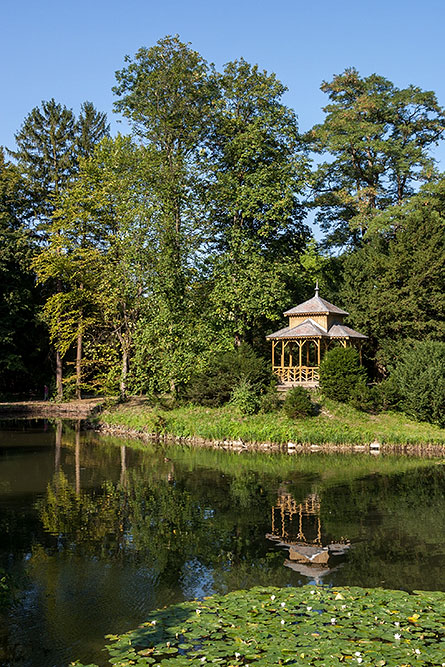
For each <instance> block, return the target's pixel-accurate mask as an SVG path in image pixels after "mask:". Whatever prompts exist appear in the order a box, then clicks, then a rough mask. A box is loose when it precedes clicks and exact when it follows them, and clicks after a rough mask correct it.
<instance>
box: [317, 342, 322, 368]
mask: <svg viewBox="0 0 445 667" xmlns="http://www.w3.org/2000/svg"><path fill="white" fill-rule="evenodd" d="M320 348H321V338H319V339H318V340H317V359H318V366H319V365H320V357H321V350H320Z"/></svg>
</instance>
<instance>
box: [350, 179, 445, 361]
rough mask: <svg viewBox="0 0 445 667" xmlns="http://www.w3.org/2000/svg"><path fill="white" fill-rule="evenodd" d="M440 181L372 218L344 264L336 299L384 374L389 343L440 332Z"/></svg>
mask: <svg viewBox="0 0 445 667" xmlns="http://www.w3.org/2000/svg"><path fill="white" fill-rule="evenodd" d="M444 225H445V180H444V179H442V180H440V181H439V182H438V183H437V184H434V185H429V186H428V187H425V188H423V189H422V190H421V191H420V192H419V194H418V195H416V196H415V197H413V198H412V199H411V200H410V201H409V202H408V203H407V204H406V205H404V206H401V207H394V208H391V209H388V211H386V212H385V213H384V214H381V215H379V216H377V217H375V219H374V221H373V229H372V230H371V231H370V232H369V234H368V236H367V240H366V242H365V243H364V244H363V247H362V248H360V249H359V250H356V251H355V252H353V253H352V254H350V255H348V256H347V257H346V259H345V262H344V286H343V287H342V289H341V292H340V299H341V302H342V303H343V304H344V306H345V307H346V308H347V310H348V311H349V312H350V314H351V319H352V321H353V323H354V326H355V327H357V329H358V330H359V331H362V332H363V333H365V334H367V335H368V336H370V343H371V347H372V350H373V351H375V350H376V349H377V347H378V348H379V352H378V357H379V359H378V363H379V366H380V367H381V368H382V370H385V371H386V372H387V370H388V368H389V365H390V364H391V359H392V357H393V356H394V343H395V342H397V341H403V340H406V339H409V338H414V339H417V340H424V339H426V340H441V339H442V338H443V336H444V334H445V324H444V323H445V277H444V276H445V271H444V266H443V258H444V256H445V235H444V233H443V230H444Z"/></svg>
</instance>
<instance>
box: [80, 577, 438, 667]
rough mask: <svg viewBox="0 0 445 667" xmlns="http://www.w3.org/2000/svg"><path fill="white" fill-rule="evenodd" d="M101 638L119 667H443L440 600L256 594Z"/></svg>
mask: <svg viewBox="0 0 445 667" xmlns="http://www.w3.org/2000/svg"><path fill="white" fill-rule="evenodd" d="M107 639H108V640H109V641H110V643H109V645H108V646H107V647H106V648H107V650H108V652H109V656H110V657H109V664H112V665H116V666H117V667H130V666H137V667H139V666H142V665H153V666H154V667H158V666H159V667H167V666H171V667H186V666H187V667H189V666H198V665H200V666H201V667H202V665H206V664H207V665H210V664H211V665H223V666H225V667H238V666H241V665H243V666H244V667H247V666H250V667H272V666H273V665H314V666H318V667H330V666H333V665H345V664H346V665H351V666H356V665H361V666H362V667H365V665H373V667H385V666H388V667H392V666H393V667H395V666H397V667H423V666H428V667H433V666H434V667H438V666H439V667H445V593H441V592H420V591H415V592H414V593H406V592H403V591H390V590H383V589H363V588H356V587H350V588H344V587H341V588H333V589H332V588H331V589H327V588H323V587H314V586H303V587H301V588H253V589H251V590H249V591H235V592H233V593H229V594H227V595H214V596H212V597H210V598H207V599H204V600H199V601H196V600H195V601H191V602H183V603H181V604H177V605H173V606H171V607H167V608H166V609H162V610H158V611H155V612H153V613H152V614H151V617H150V618H149V619H148V620H147V621H146V622H145V623H143V624H142V625H140V626H139V627H138V628H137V629H136V630H132V631H130V632H127V633H125V634H123V635H120V636H118V635H108V636H107ZM73 664H76V665H77V667H93V666H92V665H89V666H82V665H80V663H73Z"/></svg>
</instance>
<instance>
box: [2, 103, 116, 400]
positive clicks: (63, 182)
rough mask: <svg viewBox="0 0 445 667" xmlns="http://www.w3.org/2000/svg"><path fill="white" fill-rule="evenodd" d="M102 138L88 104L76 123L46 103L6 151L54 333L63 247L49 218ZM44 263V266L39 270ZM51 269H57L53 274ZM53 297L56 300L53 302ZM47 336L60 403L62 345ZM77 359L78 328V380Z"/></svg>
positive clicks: (102, 125) (99, 121) (103, 126)
mask: <svg viewBox="0 0 445 667" xmlns="http://www.w3.org/2000/svg"><path fill="white" fill-rule="evenodd" d="M107 133H108V125H107V123H106V116H105V115H104V114H101V113H99V112H97V111H96V110H95V108H94V106H93V105H92V104H91V103H90V102H85V103H84V104H83V105H82V108H81V113H80V117H79V120H78V121H76V118H75V116H74V114H73V112H72V110H71V109H67V108H66V107H65V106H63V105H61V104H58V103H56V102H55V100H54V99H52V100H50V101H49V102H42V105H41V107H36V108H34V109H33V110H32V111H31V113H30V114H29V115H28V116H27V117H26V119H25V121H24V123H23V125H22V127H21V129H20V131H19V132H18V133H17V135H16V143H17V150H16V151H11V154H12V155H13V156H14V157H15V159H16V160H17V164H18V167H19V168H20V169H21V170H22V172H23V174H24V178H25V181H26V183H27V188H28V191H29V192H30V203H29V205H30V208H31V211H32V215H33V218H34V226H35V228H36V229H37V232H38V234H39V236H40V239H41V246H40V253H39V257H38V260H37V263H36V264H35V266H36V268H37V269H38V271H39V272H40V276H39V277H40V281H41V282H46V284H47V290H48V291H49V299H48V304H52V305H54V304H55V303H56V302H57V303H58V308H57V309H56V312H57V313H58V314H59V317H60V318H61V319H60V322H59V329H60V332H62V330H63V325H62V320H63V318H64V315H63V308H62V304H63V303H65V305H66V304H67V303H68V302H69V301H70V299H69V297H67V296H66V295H65V294H64V282H63V281H64V271H62V269H61V267H62V264H63V256H64V254H65V248H64V246H63V242H62V234H61V225H60V220H58V221H57V222H56V221H55V219H54V215H55V211H56V210H57V209H58V207H59V206H60V202H61V198H62V196H63V195H64V192H65V191H66V189H67V188H68V187H69V185H70V184H71V183H72V181H73V179H74V178H75V175H76V173H77V171H78V166H79V157H83V158H86V157H88V155H90V154H91V153H92V151H93V149H94V145H95V144H96V143H97V142H98V141H100V140H101V139H102V137H104V136H106V135H107ZM54 252H56V253H57V255H58V257H59V261H58V262H56V263H54V261H53V257H52V254H53V253H54ZM46 260H48V262H49V265H48V267H46V268H45V261H46ZM50 266H51V268H50ZM56 267H59V268H60V272H59V273H58V271H57V270H56ZM55 295H56V298H55V299H53V298H52V297H54V296H55ZM48 307H49V306H48ZM80 320H81V316H80ZM51 326H52V325H51ZM51 337H52V340H53V343H54V349H55V357H56V389H57V395H58V397H59V398H61V397H62V394H63V384H62V361H63V356H64V354H65V353H66V347H65V345H64V344H62V338H61V336H51ZM62 337H63V335H62ZM59 343H60V345H59ZM81 354H82V338H81V324H80V323H79V335H78V338H77V368H78V379H79V380H80V363H81ZM77 384H78V388H77V395H78V396H79V397H80V381H79V382H78V383H77Z"/></svg>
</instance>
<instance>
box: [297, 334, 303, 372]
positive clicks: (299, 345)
mask: <svg viewBox="0 0 445 667" xmlns="http://www.w3.org/2000/svg"><path fill="white" fill-rule="evenodd" d="M302 345H303V341H298V365H299V367H300V372H301V354H302V352H301V347H302Z"/></svg>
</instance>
